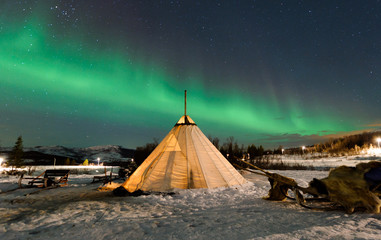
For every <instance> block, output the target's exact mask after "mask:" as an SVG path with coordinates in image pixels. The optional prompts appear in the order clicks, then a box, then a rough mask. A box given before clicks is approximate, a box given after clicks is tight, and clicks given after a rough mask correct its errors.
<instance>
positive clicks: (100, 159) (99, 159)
mask: <svg viewBox="0 0 381 240" xmlns="http://www.w3.org/2000/svg"><path fill="white" fill-rule="evenodd" d="M97 160H98V167H99V160H101V159H100V158H97Z"/></svg>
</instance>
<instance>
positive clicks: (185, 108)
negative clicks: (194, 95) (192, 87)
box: [184, 90, 187, 116]
mask: <svg viewBox="0 0 381 240" xmlns="http://www.w3.org/2000/svg"><path fill="white" fill-rule="evenodd" d="M184 115H185V116H186V115H187V90H185V106H184Z"/></svg>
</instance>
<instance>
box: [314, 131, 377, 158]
mask: <svg viewBox="0 0 381 240" xmlns="http://www.w3.org/2000/svg"><path fill="white" fill-rule="evenodd" d="M379 137H381V131H375V132H363V133H361V134H356V135H350V136H345V137H341V138H336V139H330V140H329V141H327V142H324V143H319V144H315V145H313V146H310V147H308V151H312V152H318V153H323V152H326V153H341V152H348V153H353V154H357V153H360V152H361V151H362V150H366V149H370V148H373V147H375V146H377V140H376V139H377V138H379Z"/></svg>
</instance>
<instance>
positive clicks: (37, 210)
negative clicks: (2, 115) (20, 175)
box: [0, 159, 381, 239]
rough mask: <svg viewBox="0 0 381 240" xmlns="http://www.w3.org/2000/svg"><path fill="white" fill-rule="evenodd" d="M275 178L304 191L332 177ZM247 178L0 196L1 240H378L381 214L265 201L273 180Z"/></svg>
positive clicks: (86, 184) (6, 181)
mask: <svg viewBox="0 0 381 240" xmlns="http://www.w3.org/2000/svg"><path fill="white" fill-rule="evenodd" d="M336 160H337V159H336ZM309 161H310V160H309ZM332 161H335V160H332ZM361 161H367V160H366V159H362V160H361ZM368 161H369V159H368ZM338 165H341V164H338ZM349 165H350V164H349ZM273 172H277V173H280V174H282V175H284V176H288V177H291V178H294V179H295V180H296V181H297V182H298V183H299V185H301V186H307V184H308V182H309V181H311V180H312V178H323V177H326V176H327V175H328V172H327V171H273ZM242 174H243V176H244V177H245V178H246V179H247V180H248V181H249V182H248V183H247V184H245V185H244V186H241V187H233V188H219V189H192V190H179V191H176V194H174V195H146V196H140V197H115V196H113V195H112V193H110V192H99V191H96V188H97V187H99V186H100V184H99V183H92V184H91V181H92V177H93V175H88V174H86V175H85V174H80V175H71V176H70V177H69V186H67V187H62V188H56V189H51V190H45V191H41V192H38V193H35V194H30V195H27V194H28V193H31V192H34V191H36V189H19V190H15V191H11V192H8V193H0V239H380V236H381V215H380V214H368V213H364V212H356V213H354V214H346V213H345V212H341V211H330V212H326V211H314V210H309V209H305V208H302V207H300V206H299V205H297V204H296V203H295V202H292V201H285V202H270V201H266V200H263V199H262V197H264V196H266V195H267V192H268V190H269V188H270V185H269V183H268V181H267V179H266V178H265V177H263V176H260V175H256V174H252V173H248V172H242ZM17 180H18V179H17V177H12V176H11V177H9V176H0V189H1V190H2V191H3V192H4V191H6V190H9V189H12V188H15V187H17Z"/></svg>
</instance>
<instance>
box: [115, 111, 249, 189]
mask: <svg viewBox="0 0 381 240" xmlns="http://www.w3.org/2000/svg"><path fill="white" fill-rule="evenodd" d="M244 183H246V180H245V179H244V178H243V177H242V176H241V174H239V173H238V171H237V170H236V169H235V168H234V167H233V166H232V165H231V164H230V163H229V162H228V160H226V158H225V157H224V156H223V155H222V154H221V153H220V152H219V151H218V150H217V148H216V147H215V146H214V145H213V144H212V143H211V142H210V141H209V139H208V138H207V137H206V136H205V135H204V134H203V133H202V132H201V130H200V129H199V128H198V126H197V125H196V124H195V122H194V121H193V120H192V119H191V118H190V117H189V116H187V115H184V116H182V117H181V118H180V120H179V121H178V122H177V123H176V125H175V126H174V127H173V128H172V130H171V131H170V132H169V133H168V135H167V136H166V137H165V138H164V139H163V140H162V141H161V143H160V144H159V145H158V146H157V147H156V148H155V150H154V151H153V152H152V153H151V154H150V155H149V156H148V157H147V159H146V160H145V161H144V162H143V163H142V164H141V165H140V166H139V167H138V169H136V171H135V172H134V173H133V174H132V175H131V176H130V177H129V178H128V179H127V181H126V182H124V183H123V184H122V186H123V187H124V188H126V189H127V190H128V191H129V192H134V191H136V190H139V189H140V190H143V191H159V192H164V191H170V190H172V189H175V188H179V189H187V188H216V187H228V186H233V185H241V184H244Z"/></svg>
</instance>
